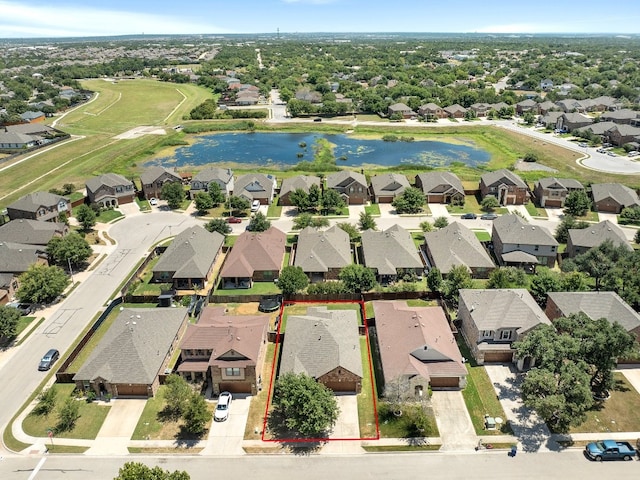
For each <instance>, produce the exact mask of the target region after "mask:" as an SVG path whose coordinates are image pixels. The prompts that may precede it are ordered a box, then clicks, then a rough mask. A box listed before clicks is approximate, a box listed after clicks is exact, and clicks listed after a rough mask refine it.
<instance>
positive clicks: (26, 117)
mask: <svg viewBox="0 0 640 480" xmlns="http://www.w3.org/2000/svg"><path fill="white" fill-rule="evenodd" d="M20 118H21V119H22V121H23V122H25V123H42V122H44V120H45V118H46V115H45V114H44V113H43V112H33V111H26V112H24V113H21V114H20Z"/></svg>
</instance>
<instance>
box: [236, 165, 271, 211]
mask: <svg viewBox="0 0 640 480" xmlns="http://www.w3.org/2000/svg"><path fill="white" fill-rule="evenodd" d="M276 187H277V182H276V177H274V176H273V175H265V174H264V173H248V174H246V175H241V176H239V177H238V178H237V179H236V182H235V186H234V189H233V194H234V195H235V196H238V197H244V198H246V199H247V200H249V201H250V202H253V201H254V200H258V201H259V202H260V204H261V205H271V202H273V197H274V196H275V194H276Z"/></svg>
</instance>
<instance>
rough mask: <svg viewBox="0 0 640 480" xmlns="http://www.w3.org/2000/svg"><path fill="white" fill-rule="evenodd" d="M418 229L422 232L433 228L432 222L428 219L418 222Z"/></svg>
mask: <svg viewBox="0 0 640 480" xmlns="http://www.w3.org/2000/svg"><path fill="white" fill-rule="evenodd" d="M420 230H422V233H427V232H430V231H432V230H433V223H431V222H429V221H428V220H425V221H423V222H420Z"/></svg>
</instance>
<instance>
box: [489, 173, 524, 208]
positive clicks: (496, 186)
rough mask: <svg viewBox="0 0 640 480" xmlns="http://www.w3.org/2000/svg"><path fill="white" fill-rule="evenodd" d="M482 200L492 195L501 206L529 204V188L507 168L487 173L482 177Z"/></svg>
mask: <svg viewBox="0 0 640 480" xmlns="http://www.w3.org/2000/svg"><path fill="white" fill-rule="evenodd" d="M480 195H481V196H482V198H484V197H486V196H487V195H492V196H494V197H496V198H497V199H498V203H499V204H500V205H524V204H525V203H529V199H530V194H529V187H528V186H527V184H526V183H525V182H524V180H522V179H521V178H520V177H519V176H518V175H516V174H515V173H513V172H512V171H510V170H507V169H506V168H503V169H501V170H495V171H493V172H487V173H485V174H484V175H482V176H481V177H480Z"/></svg>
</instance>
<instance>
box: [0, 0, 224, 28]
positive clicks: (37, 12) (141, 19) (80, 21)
mask: <svg viewBox="0 0 640 480" xmlns="http://www.w3.org/2000/svg"><path fill="white" fill-rule="evenodd" d="M0 12H2V15H1V16H0V32H2V33H1V34H2V36H4V37H26V36H32V37H45V36H47V37H48V36H51V37H65V36H101V35H127V34H139V33H154V34H156V33H163V34H179V33H183V34H188V33H230V32H229V31H228V30H224V29H222V28H219V27H216V26H214V25H209V24H205V23H201V22H200V21H199V20H193V21H190V20H189V19H185V18H176V17H173V16H169V15H158V14H153V13H149V14H147V13H138V12H127V11H122V10H108V9H98V8H86V7H82V6H72V5H57V6H42V7H35V6H29V5H24V4H23V3H17V2H13V1H3V0H0Z"/></svg>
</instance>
